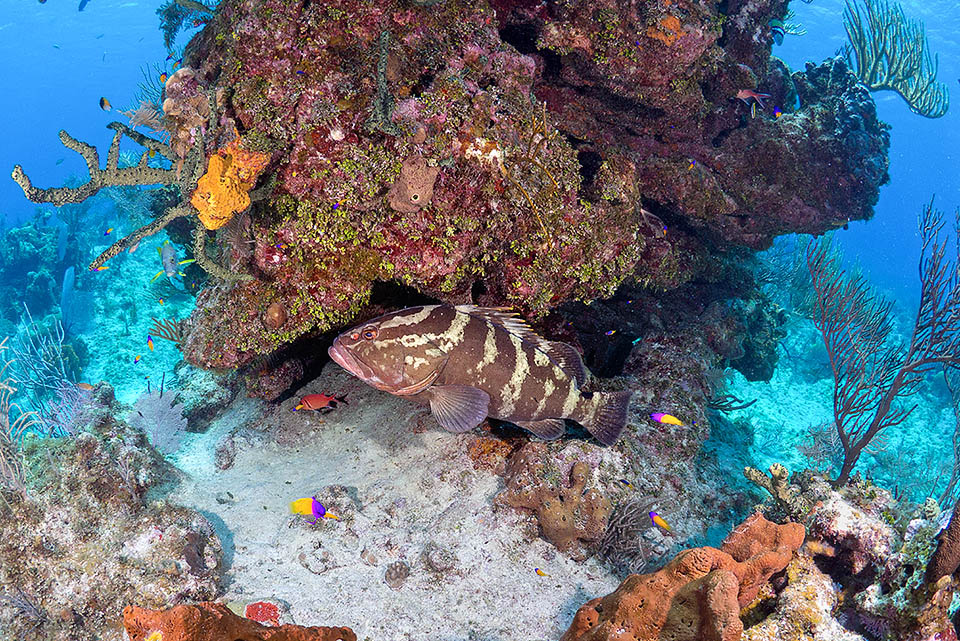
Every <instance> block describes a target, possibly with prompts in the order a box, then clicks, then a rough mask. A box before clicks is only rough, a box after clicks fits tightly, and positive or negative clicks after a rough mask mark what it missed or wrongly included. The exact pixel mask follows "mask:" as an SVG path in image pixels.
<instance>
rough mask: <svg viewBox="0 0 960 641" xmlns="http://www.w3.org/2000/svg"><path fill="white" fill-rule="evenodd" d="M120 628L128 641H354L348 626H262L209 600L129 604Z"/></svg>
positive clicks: (354, 637)
mask: <svg viewBox="0 0 960 641" xmlns="http://www.w3.org/2000/svg"><path fill="white" fill-rule="evenodd" d="M123 627H124V628H125V630H126V633H127V635H128V637H129V638H130V640H131V641H161V640H162V641H239V640H240V639H243V641H357V635H356V634H354V632H353V630H351V629H350V628H330V627H325V626H324V627H318V626H311V627H304V626H299V625H292V624H289V623H288V624H284V625H279V626H265V625H260V624H259V623H257V622H256V621H253V620H251V619H246V618H244V617H241V616H238V615H236V614H234V613H233V612H231V611H230V609H229V608H228V607H227V606H225V605H223V604H222V603H212V602H209V601H206V602H202V603H197V604H195V605H178V606H174V607H172V608H170V609H169V610H147V609H144V608H139V607H137V606H133V605H128V606H127V607H126V608H124V609H123Z"/></svg>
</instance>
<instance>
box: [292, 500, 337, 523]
mask: <svg viewBox="0 0 960 641" xmlns="http://www.w3.org/2000/svg"><path fill="white" fill-rule="evenodd" d="M290 512H291V513H293V514H303V515H304V516H312V517H313V520H312V521H310V523H311V524H312V523H316V522H317V521H319V520H320V519H334V520H335V521H339V520H340V517H339V516H334V515H333V514H330V513H329V512H327V508H325V507H323V503H321V502H320V501H318V500H317V497H315V496H311V497H309V498H305V499H297V500H296V501H293V502H292V503H290Z"/></svg>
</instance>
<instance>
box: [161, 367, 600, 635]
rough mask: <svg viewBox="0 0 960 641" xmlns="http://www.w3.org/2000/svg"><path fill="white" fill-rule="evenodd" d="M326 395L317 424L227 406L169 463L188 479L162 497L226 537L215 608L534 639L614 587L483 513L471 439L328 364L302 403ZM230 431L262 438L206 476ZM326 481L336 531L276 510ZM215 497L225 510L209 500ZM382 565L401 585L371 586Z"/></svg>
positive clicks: (488, 477)
mask: <svg viewBox="0 0 960 641" xmlns="http://www.w3.org/2000/svg"><path fill="white" fill-rule="evenodd" d="M331 390H335V391H336V392H337V393H338V394H343V393H346V394H347V398H348V401H349V405H345V406H341V407H340V408H338V409H337V410H335V411H334V412H332V413H330V414H326V415H320V414H316V413H305V412H296V413H293V412H291V411H290V408H291V407H292V406H293V405H294V404H295V403H296V400H297V398H299V396H298V397H295V398H293V399H289V400H288V401H286V402H285V403H283V404H282V405H281V406H278V407H274V408H269V407H268V409H267V410H266V414H264V415H263V416H262V418H259V419H258V418H255V417H256V409H255V408H256V407H257V406H258V404H256V403H254V402H252V401H249V400H247V399H238V400H237V401H235V402H234V404H233V405H234V406H233V407H231V408H230V409H229V410H228V411H226V412H225V413H224V414H223V415H222V416H221V417H219V418H218V419H217V421H216V422H215V423H214V426H213V427H212V429H211V432H209V433H207V434H205V435H202V436H198V437H194V438H193V439H191V440H189V441H188V442H187V443H185V445H184V448H183V449H182V450H181V452H180V453H179V454H178V456H177V457H176V463H177V464H178V465H179V466H180V467H181V469H183V470H184V471H185V472H186V473H187V475H188V480H186V481H185V482H184V483H183V485H182V486H181V487H180V488H179V489H178V490H177V492H176V493H175V494H174V495H173V496H171V497H170V498H171V500H172V501H174V502H178V503H182V504H183V505H187V506H189V507H193V508H196V509H198V510H200V511H201V512H203V513H204V514H205V515H207V516H208V517H212V519H211V520H213V521H214V522H215V523H217V522H219V523H218V528H219V531H220V532H221V534H222V535H223V534H224V533H226V534H227V536H226V537H224V538H225V539H227V538H232V540H224V545H225V548H230V549H232V558H231V557H230V556H228V558H227V562H228V564H229V570H228V572H227V577H226V578H227V583H228V591H227V594H226V598H227V599H230V600H234V599H235V600H250V599H257V598H273V599H279V600H281V601H283V602H286V603H287V604H289V608H290V610H289V617H288V619H289V620H292V621H293V622H295V623H298V624H302V625H345V626H350V627H351V628H353V630H354V631H355V632H356V633H357V636H358V638H359V639H366V638H369V639H376V640H377V641H394V640H396V641H401V640H407V639H411V640H412V639H430V640H431V641H443V640H449V641H466V640H467V639H477V640H490V641H494V640H496V641H500V640H504V641H505V640H507V639H517V638H520V636H522V637H523V638H524V639H526V640H529V641H538V640H540V639H544V640H546V639H556V638H558V637H559V636H560V635H561V634H562V633H563V631H564V630H565V629H566V627H567V626H568V625H569V623H570V621H571V620H572V618H573V614H574V612H575V611H576V609H577V608H578V607H579V606H580V605H582V604H583V603H584V602H585V601H586V600H588V599H589V598H592V597H594V596H599V595H603V594H607V593H609V592H611V591H612V590H614V589H615V588H616V587H617V585H618V583H619V581H618V580H617V579H616V578H615V577H614V576H612V575H611V574H609V573H608V572H607V571H606V570H605V569H604V568H602V567H601V566H600V565H599V564H597V563H596V562H595V561H593V560H591V561H588V562H586V563H583V564H578V563H575V562H573V561H571V560H569V559H568V558H566V557H564V556H563V555H561V554H559V553H557V551H556V550H555V548H554V547H553V546H552V545H551V544H549V543H547V542H545V541H543V540H542V539H536V540H535V541H533V542H532V543H531V542H530V541H529V540H528V537H527V536H526V535H525V531H526V530H525V523H526V519H523V518H520V517H519V516H518V515H517V514H516V513H514V512H513V511H512V510H497V511H495V510H494V509H493V508H492V499H493V497H494V495H495V494H496V493H497V492H498V491H499V489H500V488H501V487H502V482H501V480H500V478H499V477H496V476H494V475H493V474H492V473H491V472H488V471H476V470H474V469H473V465H472V463H471V461H470V459H469V457H468V456H467V443H468V442H469V440H470V438H471V437H470V436H469V435H463V436H458V435H455V434H451V433H447V432H445V431H443V430H442V429H440V428H439V427H438V426H437V425H436V422H435V421H434V420H433V419H432V417H430V416H429V415H427V414H426V412H425V410H423V409H422V408H420V407H419V406H417V405H414V404H412V403H410V402H408V401H406V400H403V399H398V398H395V397H391V396H389V395H387V394H384V393H381V392H377V391H375V390H372V389H370V388H367V387H366V386H365V385H364V384H362V383H360V382H359V381H356V380H355V379H352V378H350V377H349V376H348V375H346V374H345V373H342V372H341V371H340V370H339V368H337V369H334V368H333V367H331V368H329V369H328V370H327V371H326V372H324V375H323V376H322V377H321V378H319V379H317V380H316V381H314V382H313V383H311V384H310V385H309V386H308V388H305V389H304V390H301V393H303V394H306V393H311V392H319V391H331ZM321 421H322V423H321ZM418 421H419V422H420V423H421V424H422V426H423V428H424V431H422V432H419V433H417V432H416V431H415V427H416V426H417V424H418ZM243 424H248V425H249V426H250V427H254V428H256V429H258V430H264V431H265V432H267V433H268V434H269V435H270V436H269V437H268V438H264V439H263V443H261V444H259V445H255V446H252V447H249V448H247V449H243V448H242V447H241V451H240V452H239V453H238V455H237V458H236V462H235V464H234V466H233V467H232V468H231V469H228V470H226V471H218V470H216V469H215V468H214V466H213V448H214V444H215V443H216V442H217V440H218V439H219V438H221V436H222V435H223V434H224V433H227V432H229V431H230V430H232V429H233V428H234V427H237V426H240V425H243ZM278 435H279V436H278ZM278 438H279V441H280V442H281V443H284V444H283V445H280V444H278V443H277V440H278ZM254 440H256V436H254ZM287 443H289V444H287ZM330 485H341V486H347V488H348V490H347V494H348V495H349V496H351V497H352V498H353V499H354V500H353V501H347V502H346V504H345V505H344V504H341V506H340V507H341V509H343V510H344V514H343V520H342V521H332V520H324V521H321V522H320V523H318V524H316V525H310V524H309V523H308V522H307V521H306V519H305V518H304V517H302V516H297V515H291V514H290V513H289V508H288V504H289V503H290V501H292V500H294V499H297V498H300V497H305V496H311V495H314V494H321V495H322V494H323V488H324V487H326V486H330ZM227 491H229V492H230V493H231V494H232V495H233V497H234V498H235V500H236V502H233V503H229V502H228V503H225V504H221V503H218V502H217V500H216V498H217V496H218V495H220V497H221V500H223V498H224V495H225V493H226V492H227ZM431 546H440V548H443V549H444V550H445V551H446V554H447V556H448V557H449V558H451V559H454V560H453V561H452V562H451V563H452V567H450V568H449V569H442V570H440V571H437V570H435V569H431V567H430V563H428V562H427V561H425V560H424V558H423V555H424V551H425V550H428V549H430V547H431ZM361 555H363V557H364V558H363V559H361ZM395 561H403V562H405V563H407V564H408V565H409V566H410V570H411V574H410V576H409V578H408V579H407V580H406V582H405V583H403V585H402V586H401V587H400V589H398V590H394V589H391V588H390V587H388V586H387V584H386V583H385V582H384V573H385V571H386V569H387V566H388V565H390V564H391V563H394V562H395ZM371 563H372V564H371ZM537 567H539V568H540V569H541V570H543V571H544V572H546V573H547V575H548V576H538V575H537V574H536V573H535V572H534V568H537Z"/></svg>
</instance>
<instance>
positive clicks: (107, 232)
mask: <svg viewBox="0 0 960 641" xmlns="http://www.w3.org/2000/svg"><path fill="white" fill-rule="evenodd" d="M111 232H113V227H109V228H108V229H107V231H105V232H103V235H104V236H109V235H110V234H111Z"/></svg>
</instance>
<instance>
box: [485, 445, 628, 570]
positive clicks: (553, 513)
mask: <svg viewBox="0 0 960 641" xmlns="http://www.w3.org/2000/svg"><path fill="white" fill-rule="evenodd" d="M546 453H547V448H546V446H544V444H543V443H534V442H530V443H527V444H526V445H524V446H523V447H522V448H520V450H519V451H518V452H517V453H516V454H514V455H513V458H512V459H511V460H510V462H509V463H507V470H506V488H505V489H504V490H503V492H501V493H500V494H498V495H497V497H496V499H495V502H496V503H497V504H498V505H501V506H508V507H514V508H522V509H526V510H533V511H534V512H535V513H536V515H537V522H538V523H539V525H540V530H541V532H542V533H543V538H545V539H547V540H548V541H550V542H551V543H553V544H554V545H555V546H557V549H559V550H560V551H562V552H566V553H568V554H570V556H572V557H573V558H576V559H583V558H585V556H586V549H585V547H584V544H585V543H588V542H592V541H598V540H599V539H600V538H601V537H602V536H603V533H604V531H605V530H606V527H607V519H608V518H609V516H610V512H611V510H612V507H611V505H610V501H609V499H607V498H606V497H605V496H603V495H602V494H600V492H598V491H597V490H596V489H589V490H588V489H586V486H587V480H588V478H589V476H590V472H591V469H590V466H589V465H588V464H586V463H584V462H582V461H579V462H577V463H574V464H573V467H572V468H570V473H569V481H570V482H569V486H567V483H566V480H565V479H562V478H561V476H562V475H558V474H557V470H554V469H551V467H550V466H549V465H548V462H547V461H546Z"/></svg>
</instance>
